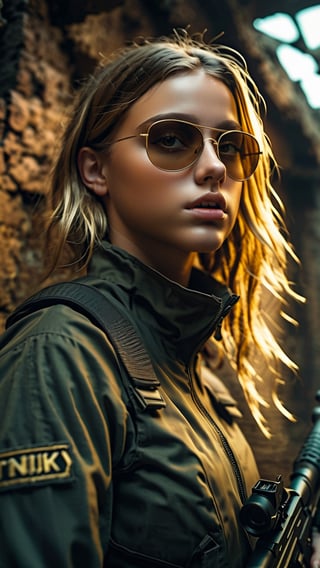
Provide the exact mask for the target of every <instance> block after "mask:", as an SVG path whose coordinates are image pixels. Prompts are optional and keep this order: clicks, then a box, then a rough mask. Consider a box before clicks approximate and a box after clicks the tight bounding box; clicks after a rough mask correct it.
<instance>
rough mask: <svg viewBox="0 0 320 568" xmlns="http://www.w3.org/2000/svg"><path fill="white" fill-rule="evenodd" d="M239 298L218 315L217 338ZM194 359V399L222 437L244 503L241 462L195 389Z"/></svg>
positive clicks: (191, 381) (233, 300)
mask: <svg viewBox="0 0 320 568" xmlns="http://www.w3.org/2000/svg"><path fill="white" fill-rule="evenodd" d="M238 300H239V296H237V295H236V294H233V295H232V296H230V297H229V298H228V300H227V301H226V303H225V305H224V306H223V308H222V310H221V313H220V314H219V316H218V320H217V323H216V330H215V334H214V337H215V338H216V339H217V340H221V339H222V334H221V326H222V322H223V320H224V318H225V317H226V315H228V313H229V312H230V310H231V308H232V307H233V306H234V304H236V302H237V301H238ZM192 361H194V356H193V357H192V360H191V363H190V365H189V366H188V375H189V379H190V385H191V391H192V394H193V397H194V401H195V402H196V404H197V406H198V408H199V410H200V412H201V413H202V414H203V415H204V416H205V417H206V418H207V420H208V421H209V423H210V424H211V426H212V427H213V429H214V431H215V432H216V434H217V435H218V438H219V439H220V442H221V445H222V447H223V449H224V451H225V454H226V456H227V458H228V460H229V462H230V464H231V466H232V469H233V472H234V475H235V478H236V482H237V486H238V491H239V496H240V499H241V503H242V504H244V502H245V501H246V499H247V490H246V487H245V484H244V481H243V477H242V474H241V471H240V467H239V464H238V462H237V460H236V457H235V455H234V453H233V450H232V448H231V446H230V444H229V442H228V440H227V438H226V437H225V435H224V433H223V432H222V430H221V428H220V427H219V426H218V424H217V423H216V422H215V421H214V420H213V418H212V416H211V415H210V414H209V412H208V411H207V409H206V408H205V407H204V406H203V404H202V403H201V400H200V399H199V397H198V395H197V393H196V392H195V390H194V386H193V379H192V374H191V370H190V369H191V368H192Z"/></svg>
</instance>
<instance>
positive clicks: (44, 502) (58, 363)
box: [0, 306, 128, 568]
mask: <svg viewBox="0 0 320 568" xmlns="http://www.w3.org/2000/svg"><path fill="white" fill-rule="evenodd" d="M59 310H60V311H61V312H65V313H66V314H67V315H68V319H67V318H66V317H62V318H61V317H60V318H59V317H57V312H59ZM117 373H118V369H117V364H116V361H115V359H114V356H113V354H112V348H111V347H110V345H108V343H107V342H106V338H105V336H104V334H103V333H102V332H101V331H100V330H98V329H96V328H95V327H94V326H92V325H91V324H90V323H89V322H88V321H87V320H86V319H85V318H84V317H83V316H81V315H79V314H71V310H70V309H69V308H66V307H60V306H59V307H55V308H49V309H47V310H44V311H43V312H42V314H41V315H40V316H31V320H30V321H29V324H28V325H26V326H24V328H23V329H22V330H20V332H19V333H18V332H16V333H15V335H14V336H13V338H12V339H11V340H9V342H8V343H6V345H5V346H4V347H3V348H2V349H1V357H0V377H1V382H0V417H1V418H0V499H1V507H0V533H1V547H0V566H3V567H9V566H16V567H17V568H44V567H46V568H51V567H52V568H53V567H54V568H56V567H57V566H58V567H59V568H73V567H77V568H81V567H86V568H88V567H89V566H90V568H98V567H102V566H103V557H104V555H105V550H106V547H107V544H108V540H109V535H110V523H111V518H112V468H113V467H114V466H115V465H116V463H117V462H118V461H119V460H120V459H121V455H122V452H123V449H124V445H125V437H126V428H127V420H128V415H127V412H126V407H125V405H124V402H123V398H122V395H121V388H120V386H119V380H118V381H117V380H116V375H117Z"/></svg>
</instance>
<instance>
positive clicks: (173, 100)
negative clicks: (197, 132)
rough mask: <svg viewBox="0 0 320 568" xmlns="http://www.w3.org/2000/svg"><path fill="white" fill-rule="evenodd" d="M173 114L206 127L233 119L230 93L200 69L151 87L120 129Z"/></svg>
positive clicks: (233, 109) (220, 82) (235, 118)
mask: <svg viewBox="0 0 320 568" xmlns="http://www.w3.org/2000/svg"><path fill="white" fill-rule="evenodd" d="M174 113H177V115H179V114H180V115H181V114H185V115H187V116H190V117H191V118H192V119H193V120H194V119H196V120H197V122H199V123H201V124H205V125H208V126H218V125H219V124H220V123H223V122H226V121H229V120H230V121H236V120H237V109H236V104H235V100H234V98H233V95H232V93H231V91H230V90H229V89H228V87H227V86H226V85H225V84H224V83H223V82H222V81H221V80H219V79H217V78H215V77H212V76H210V75H207V74H206V73H205V71H204V70H202V69H201V70H196V71H192V72H189V73H184V74H177V75H173V76H172V77H169V78H168V79H165V80H164V81H163V82H161V83H157V84H156V85H154V86H153V87H152V88H151V89H149V90H148V91H147V92H146V93H145V94H144V95H143V96H142V97H141V98H140V99H138V100H137V101H136V102H135V103H133V105H132V106H131V107H130V108H129V110H128V112H127V115H126V119H125V121H124V123H123V125H122V128H121V130H123V127H125V128H126V129H127V128H128V127H129V128H135V127H137V126H138V125H139V124H142V123H143V122H145V121H147V120H148V119H150V118H152V117H158V116H159V115H160V116H162V115H163V117H165V115H166V114H170V115H171V116H172V115H173V114H174Z"/></svg>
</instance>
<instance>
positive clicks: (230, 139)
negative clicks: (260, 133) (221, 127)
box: [218, 130, 260, 181]
mask: <svg viewBox="0 0 320 568" xmlns="http://www.w3.org/2000/svg"><path fill="white" fill-rule="evenodd" d="M218 155H219V158H220V160H221V162H223V163H224V165H225V166H226V168H227V174H228V176H229V177H231V178H232V179H234V180H237V181H243V180H245V179H248V178H249V177H250V176H251V175H252V174H253V172H254V170H255V169H256V167H257V165H258V161H259V155H260V148H259V144H258V141H257V140H256V139H255V138H254V136H252V135H251V134H247V133H246V132H241V131H238V130H231V131H229V132H224V133H223V134H222V135H221V136H220V138H219V140H218Z"/></svg>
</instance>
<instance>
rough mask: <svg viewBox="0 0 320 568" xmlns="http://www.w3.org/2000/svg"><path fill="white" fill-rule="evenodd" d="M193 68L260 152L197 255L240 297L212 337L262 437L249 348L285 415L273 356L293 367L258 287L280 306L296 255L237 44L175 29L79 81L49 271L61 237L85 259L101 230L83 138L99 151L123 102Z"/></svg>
mask: <svg viewBox="0 0 320 568" xmlns="http://www.w3.org/2000/svg"><path fill="white" fill-rule="evenodd" d="M199 68H202V69H204V70H205V72H206V73H207V74H208V75H211V76H213V77H215V78H218V79H220V80H221V81H222V82H223V83H224V84H225V85H226V86H227V87H228V88H229V89H230V91H231V92H232V94H233V97H234V100H235V102H236V105H237V111H238V120H239V122H240V125H241V128H242V129H243V130H244V131H247V132H250V133H252V134H254V135H255V137H256V138H257V139H258V141H259V144H260V148H261V150H262V155H261V158H260V161H259V164H258V167H257V169H256V171H255V172H254V174H253V175H252V176H251V177H250V178H249V179H248V180H246V181H244V182H243V191H242V197H241V203H240V209H239V213H238V217H237V221H236V223H235V226H234V228H233V230H232V232H231V234H230V235H229V237H228V238H227V240H226V241H225V243H224V244H223V246H222V247H221V249H220V250H219V251H218V252H215V253H212V254H201V255H200V254H199V258H198V260H199V263H200V265H201V267H202V268H203V270H205V271H206V272H208V273H210V274H211V275H212V276H214V277H215V278H216V279H218V280H219V281H220V282H223V283H225V284H226V285H227V286H228V287H230V288H231V289H232V291H233V292H234V293H235V294H239V295H240V296H241V302H238V304H237V305H236V306H235V307H234V309H233V310H232V313H231V315H230V316H229V317H228V318H226V319H225V321H224V323H223V326H224V331H223V338H222V342H221V343H222V348H223V351H224V353H225V354H226V355H227V357H228V359H229V361H230V362H231V364H232V365H233V367H234V368H235V369H236V371H237V374H238V377H239V381H240V384H241V386H242V389H243V392H244V395H245V398H246V400H247V403H248V405H249V407H250V409H251V412H252V414H253V416H254V418H255V420H256V421H257V423H258V424H259V426H260V428H261V429H262V431H263V432H264V433H265V435H266V436H269V430H268V427H267V424H266V420H265V418H264V416H263V412H262V411H261V407H262V406H268V403H267V402H266V401H265V399H264V397H263V396H262V395H261V394H260V393H259V388H257V385H258V383H259V382H260V381H261V377H260V376H259V370H258V369H257V368H255V366H254V363H253V362H252V357H251V355H252V351H253V348H255V349H256V350H258V352H259V357H260V359H261V357H263V358H264V359H265V361H266V362H267V365H268V368H269V369H271V370H273V371H274V385H273V389H272V399H273V402H274V404H275V405H276V406H277V407H278V408H279V409H280V411H282V412H283V413H284V414H287V415H288V416H289V413H287V412H286V410H285V408H284V407H283V406H282V404H281V402H280V401H279V399H278V396H277V388H276V387H277V382H278V374H277V368H278V367H279V363H280V364H281V363H283V364H285V365H286V366H287V367H289V368H290V369H291V370H295V369H296V366H295V363H294V362H293V361H292V360H291V359H290V358H289V357H288V356H287V355H286V354H285V352H284V351H283V349H282V348H281V346H280V344H279V341H278V340H277V338H276V337H275V335H274V333H273V332H272V330H271V327H272V326H271V325H269V323H268V318H267V317H266V316H267V314H266V313H264V311H263V307H262V306H261V293H262V292H263V290H268V291H269V293H270V294H271V295H272V296H274V297H275V298H276V299H277V300H278V301H279V302H280V303H282V304H285V303H286V302H287V301H288V299H290V297H291V298H294V299H296V300H301V297H300V296H298V295H297V294H296V293H295V292H294V291H293V289H292V288H291V286H290V283H289V281H288V278H287V262H288V258H289V257H292V258H293V259H294V260H295V261H297V258H296V256H295V253H294V251H293V248H292V246H291V244H290V242H289V240H288V236H287V231H286V227H285V223H284V219H283V214H284V208H283V205H282V203H281V200H280V198H279V196H278V195H277V193H276V191H275V190H274V188H273V186H272V183H271V177H272V171H273V170H274V168H276V167H277V166H276V160H275V158H274V155H273V152H272V149H271V146H270V143H269V140H268V137H267V136H266V134H265V132H264V127H263V122H262V116H263V113H264V110H265V103H264V99H263V97H262V96H261V94H260V93H259V91H258V88H257V86H256V85H255V83H254V81H253V80H252V78H251V77H250V75H249V74H248V70H247V67H246V63H245V60H244V59H243V57H242V56H241V55H240V54H239V53H238V52H236V51H235V50H233V49H231V48H229V47H227V46H223V45H217V44H216V43H213V42H209V43H207V42H205V41H204V39H203V37H202V36H198V37H190V36H189V35H188V34H187V32H183V31H182V32H179V33H178V32H175V34H174V35H173V37H172V38H166V37H164V38H160V39H157V40H144V41H141V42H140V43H134V44H133V45H131V46H129V47H125V48H123V49H122V50H120V51H118V52H116V53H115V54H114V55H113V56H111V58H109V59H103V60H102V61H101V63H100V65H99V66H98V68H97V70H96V71H95V72H94V74H93V75H92V76H91V77H90V78H89V79H88V81H87V82H86V83H85V84H84V85H83V86H82V88H80V89H79V92H78V94H77V97H76V102H75V104H74V106H73V110H72V115H71V118H70V121H69V123H68V125H67V127H66V130H65V133H64V137H63V140H62V144H61V151H60V154H59V155H58V157H57V160H56V163H55V166H54V169H53V175H52V193H51V195H52V201H53V203H52V206H53V213H52V216H51V219H50V223H49V235H50V234H52V231H54V233H55V239H54V247H55V254H54V256H53V257H52V259H53V260H52V266H51V269H52V270H53V269H54V268H55V267H56V266H57V265H58V263H59V260H60V258H61V254H62V252H63V250H64V249H65V247H66V246H67V245H68V246H69V247H71V249H72V250H73V252H74V258H75V260H76V261H77V262H80V263H81V264H82V265H83V266H86V265H87V263H88V262H89V261H90V259H91V256H92V253H93V251H94V249H95V247H96V246H97V245H98V244H99V243H100V242H101V240H102V239H103V238H104V237H105V236H106V234H107V232H108V222H107V217H106V212H105V209H104V207H103V205H102V203H101V202H100V201H99V199H98V198H97V197H96V196H95V195H94V194H93V193H91V192H90V191H89V190H88V189H87V187H86V186H85V185H84V184H83V182H82V180H81V177H80V174H79V171H78V167H77V156H78V152H79V150H80V148H81V147H83V146H89V147H91V148H92V149H94V150H95V151H98V152H99V151H103V150H104V151H105V150H106V147H107V146H108V143H109V142H110V141H112V138H113V137H114V134H115V130H116V129H117V128H118V127H119V124H120V123H121V121H122V120H123V119H124V117H125V115H126V111H127V109H128V108H129V107H130V106H131V105H132V104H134V102H135V101H137V100H138V99H139V98H140V97H141V96H142V95H143V94H144V93H145V92H146V91H148V89H150V88H151V87H152V86H153V85H155V84H156V83H158V82H160V81H165V80H166V79H167V78H168V77H171V76H172V75H174V74H178V73H186V72H188V71H190V72H191V71H193V70H195V69H199ZM284 315H285V314H284ZM280 366H281V365H280Z"/></svg>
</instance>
